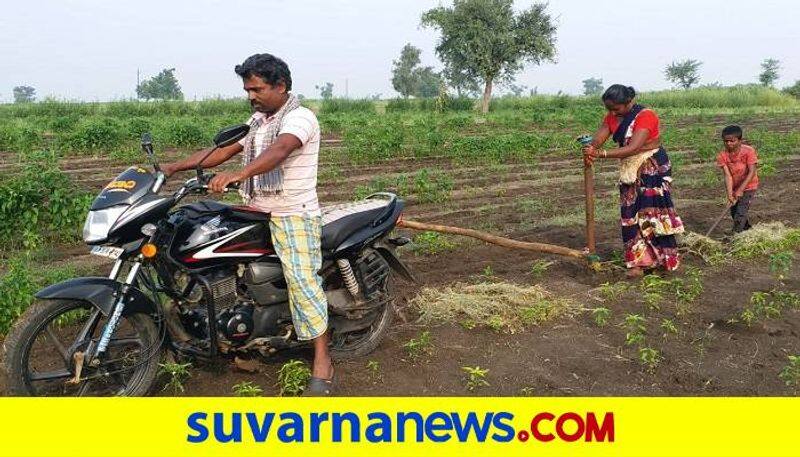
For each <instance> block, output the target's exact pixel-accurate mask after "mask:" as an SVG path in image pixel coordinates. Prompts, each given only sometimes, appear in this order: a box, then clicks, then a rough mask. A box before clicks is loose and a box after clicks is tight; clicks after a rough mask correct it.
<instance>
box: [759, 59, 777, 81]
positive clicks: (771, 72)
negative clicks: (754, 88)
mask: <svg viewBox="0 0 800 457" xmlns="http://www.w3.org/2000/svg"><path fill="white" fill-rule="evenodd" d="M780 69H781V61H780V60H778V59H764V61H763V62H761V70H762V71H761V74H759V75H758V81H759V82H760V83H761V84H762V85H763V86H765V87H772V85H773V84H775V81H777V80H778V77H779V75H778V70H780Z"/></svg>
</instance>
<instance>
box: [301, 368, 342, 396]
mask: <svg viewBox="0 0 800 457" xmlns="http://www.w3.org/2000/svg"><path fill="white" fill-rule="evenodd" d="M335 375H336V372H334V375H333V376H331V379H323V378H317V377H314V376H312V377H311V379H310V380H309V381H308V385H307V386H306V388H305V389H304V390H303V395H302V396H303V397H328V396H330V395H332V394H333V380H334V377H335Z"/></svg>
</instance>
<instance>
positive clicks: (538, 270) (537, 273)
mask: <svg viewBox="0 0 800 457" xmlns="http://www.w3.org/2000/svg"><path fill="white" fill-rule="evenodd" d="M554 264H555V262H549V261H547V260H541V259H540V260H537V261H535V262H533V264H532V265H531V276H533V278H534V279H539V278H541V277H542V276H544V274H545V273H546V272H547V270H548V269H549V268H550V267H551V266H553V265H554Z"/></svg>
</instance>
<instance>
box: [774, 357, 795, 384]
mask: <svg viewBox="0 0 800 457" xmlns="http://www.w3.org/2000/svg"><path fill="white" fill-rule="evenodd" d="M778 377H779V378H780V379H781V381H783V382H784V383H786V385H787V386H789V387H794V388H795V389H797V388H800V355H790V356H789V363H788V364H787V365H786V366H785V367H783V369H782V370H781V372H780V374H778Z"/></svg>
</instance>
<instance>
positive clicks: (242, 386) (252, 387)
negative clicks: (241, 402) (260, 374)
mask: <svg viewBox="0 0 800 457" xmlns="http://www.w3.org/2000/svg"><path fill="white" fill-rule="evenodd" d="M231 390H233V394H234V395H236V396H237V397H259V396H261V394H262V393H264V389H262V388H261V386H259V385H257V384H254V383H253V382H252V381H242V382H240V383H238V384H235V385H234V386H233V387H232V388H231Z"/></svg>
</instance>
